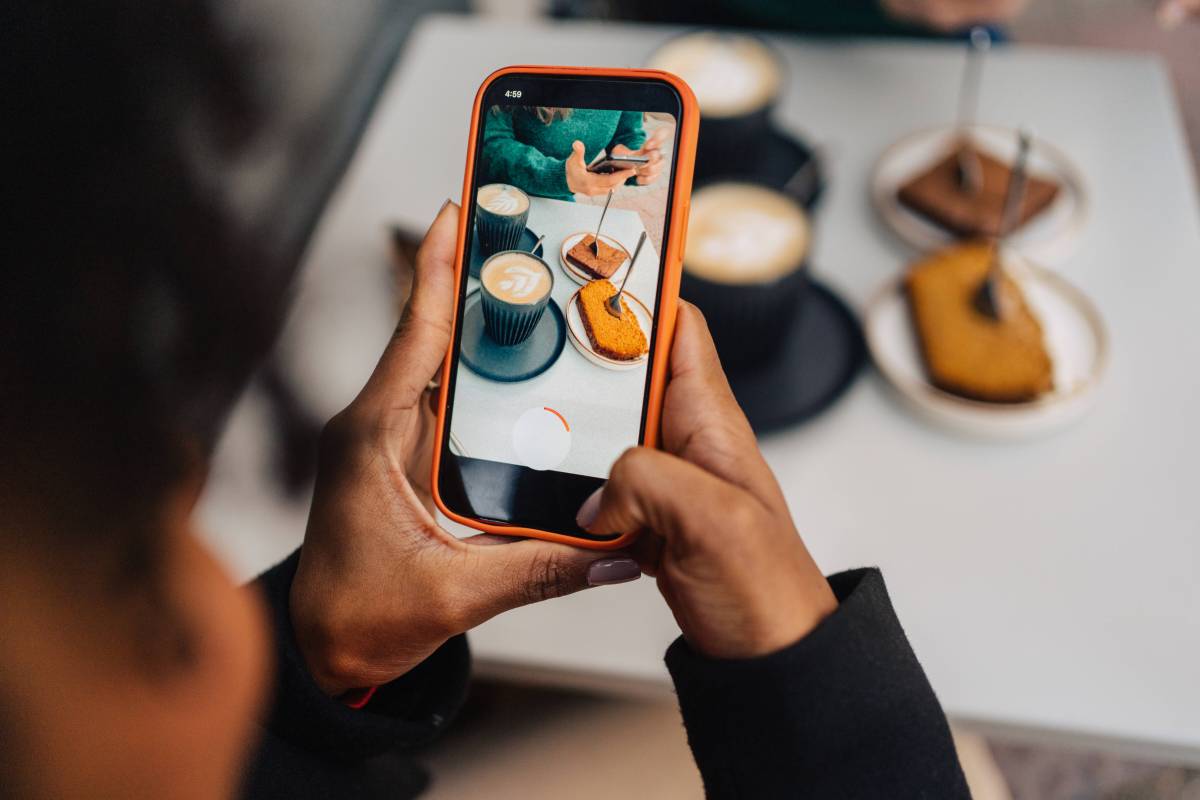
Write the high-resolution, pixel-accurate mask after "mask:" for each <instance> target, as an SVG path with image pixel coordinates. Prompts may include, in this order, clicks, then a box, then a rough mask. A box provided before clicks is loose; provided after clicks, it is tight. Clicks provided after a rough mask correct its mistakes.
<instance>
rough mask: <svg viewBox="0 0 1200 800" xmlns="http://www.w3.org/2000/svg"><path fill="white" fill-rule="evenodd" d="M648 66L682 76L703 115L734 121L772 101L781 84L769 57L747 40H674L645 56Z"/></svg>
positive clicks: (698, 36) (710, 36)
mask: <svg viewBox="0 0 1200 800" xmlns="http://www.w3.org/2000/svg"><path fill="white" fill-rule="evenodd" d="M650 66H651V67H654V68H655V69H661V70H666V71H667V72H673V73H675V74H676V75H678V76H679V77H681V78H683V79H684V80H685V81H686V82H687V84H688V86H690V87H692V91H693V92H694V93H695V94H696V99H697V101H698V102H699V103H700V113H701V114H703V115H704V116H706V117H735V116H739V115H742V114H748V113H750V112H752V111H756V110H758V109H760V108H762V107H763V106H765V105H766V104H767V103H769V102H771V100H773V99H774V98H775V96H776V95H777V94H778V93H779V88H780V84H781V83H782V75H781V74H780V69H779V64H778V62H777V61H776V60H775V56H774V55H773V54H772V53H771V51H770V50H768V49H767V47H766V45H764V44H762V43H761V42H759V41H758V40H757V39H754V38H753V37H750V36H739V35H728V34H719V33H694V34H690V35H688V36H680V37H678V38H676V39H673V40H672V41H670V42H668V43H667V44H665V45H663V47H662V48H661V49H659V50H658V52H657V53H655V54H654V56H653V57H652V58H651V60H650Z"/></svg>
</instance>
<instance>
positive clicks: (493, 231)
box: [475, 183, 529, 256]
mask: <svg viewBox="0 0 1200 800" xmlns="http://www.w3.org/2000/svg"><path fill="white" fill-rule="evenodd" d="M528 220H529V195H527V194H525V192H523V191H521V190H520V189H518V188H517V187H516V186H512V185H510V184H507V183H489V184H487V185H486V186H480V187H479V190H478V191H477V192H475V231H476V234H477V235H478V236H479V248H480V250H481V252H482V253H483V254H484V255H485V256H487V255H491V254H492V253H498V252H500V251H501V250H515V249H516V248H517V247H518V246H520V244H521V234H522V233H524V232H525V223H526V222H527V221H528Z"/></svg>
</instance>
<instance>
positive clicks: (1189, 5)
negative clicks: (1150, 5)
mask: <svg viewBox="0 0 1200 800" xmlns="http://www.w3.org/2000/svg"><path fill="white" fill-rule="evenodd" d="M1189 17H1191V18H1192V19H1196V18H1197V17H1200V0H1162V2H1160V3H1159V4H1158V22H1159V24H1160V25H1162V26H1163V27H1164V28H1166V29H1167V30H1173V29H1175V28H1178V27H1179V26H1180V25H1182V24H1183V23H1184V21H1185V20H1187V19H1188V18H1189Z"/></svg>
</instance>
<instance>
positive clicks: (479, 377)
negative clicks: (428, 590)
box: [438, 74, 681, 538]
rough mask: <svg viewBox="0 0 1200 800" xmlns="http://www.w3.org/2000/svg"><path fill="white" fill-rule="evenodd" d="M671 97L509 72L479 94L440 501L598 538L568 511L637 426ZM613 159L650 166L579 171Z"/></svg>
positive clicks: (665, 221) (636, 434)
mask: <svg viewBox="0 0 1200 800" xmlns="http://www.w3.org/2000/svg"><path fill="white" fill-rule="evenodd" d="M680 105H681V103H680V99H679V96H678V94H677V92H676V91H675V89H674V88H673V87H671V86H670V85H669V84H667V83H665V82H660V81H657V80H632V79H630V80H616V79H611V78H588V77H583V78H581V77H565V76H541V75H539V76H534V75H521V74H510V75H505V76H502V77H501V78H499V79H498V80H496V81H495V82H493V83H492V84H491V86H490V87H489V88H488V90H487V91H486V92H485V95H484V98H483V103H482V106H481V118H480V119H479V129H478V130H477V131H476V136H477V142H478V144H477V147H476V153H475V163H474V171H473V174H474V181H473V184H474V185H473V186H472V187H471V196H472V197H473V198H474V200H475V202H474V203H471V204H468V206H467V207H466V208H464V209H463V211H464V213H466V214H467V215H468V220H467V229H468V234H467V242H466V246H465V248H464V261H465V263H464V264H463V265H462V269H463V270H464V277H466V279H465V280H464V281H462V285H461V291H460V295H459V298H458V303H459V306H458V320H459V324H458V326H457V330H456V335H455V342H454V353H455V363H454V364H453V368H452V370H451V374H450V385H449V387H448V402H447V408H446V420H445V425H446V428H445V430H446V431H447V434H446V435H445V436H444V440H443V451H442V453H441V468H440V470H439V487H438V488H439V493H440V495H441V498H442V501H443V502H444V503H445V504H446V505H447V506H448V507H449V508H450V509H451V510H452V511H454V512H456V513H459V514H462V515H464V516H469V517H473V518H477V519H483V520H487V521H491V522H498V523H506V524H513V525H520V526H525V527H536V528H540V529H543V530H551V531H556V532H562V533H569V534H575V535H578V536H585V537H587V538H603V537H591V536H588V535H587V534H585V533H583V532H582V531H579V530H578V528H577V527H576V526H575V523H574V517H575V512H576V511H577V509H578V508H579V505H580V503H582V502H583V500H584V499H586V498H587V496H588V495H589V494H590V493H591V492H592V491H594V490H595V489H596V488H597V487H599V486H600V485H601V484H602V483H603V482H604V480H605V479H606V478H607V476H608V474H609V470H610V469H611V467H612V464H613V462H614V461H616V459H617V458H618V457H619V456H620V455H621V453H622V452H624V451H625V450H626V449H627V448H629V447H632V446H635V445H638V444H640V443H642V441H643V438H644V434H645V431H644V430H643V423H644V417H645V404H646V401H647V396H648V391H649V376H650V363H651V359H652V357H653V353H654V350H655V346H656V344H657V338H658V337H657V328H656V325H655V320H656V319H657V318H658V313H659V306H660V291H661V287H662V278H663V251H664V246H663V243H664V242H665V241H667V240H668V237H669V230H668V228H669V225H670V217H671V196H672V188H673V183H674V180H675V163H674V154H675V152H676V150H677V137H678V131H677V123H678V121H679V117H680ZM622 155H632V156H645V157H647V158H648V161H647V163H645V164H639V165H636V166H635V165H630V166H629V167H628V168H627V169H623V170H618V171H614V172H610V173H608V174H603V173H596V172H592V171H589V170H588V165H589V164H592V163H593V162H594V161H596V160H597V158H602V157H614V156H622ZM467 276H469V277H467ZM618 295H619V296H618ZM614 298H615V302H614Z"/></svg>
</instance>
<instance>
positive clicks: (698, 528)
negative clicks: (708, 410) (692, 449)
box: [576, 447, 747, 547]
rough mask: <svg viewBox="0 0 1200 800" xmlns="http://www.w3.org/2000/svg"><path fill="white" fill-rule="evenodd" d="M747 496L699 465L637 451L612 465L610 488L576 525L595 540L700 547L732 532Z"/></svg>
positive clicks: (589, 501)
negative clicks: (633, 536) (639, 536)
mask: <svg viewBox="0 0 1200 800" xmlns="http://www.w3.org/2000/svg"><path fill="white" fill-rule="evenodd" d="M746 499H747V496H746V494H745V492H743V491H741V490H740V489H738V488H737V487H736V486H734V485H733V484H730V483H727V482H726V481H723V480H721V479H720V478H718V477H716V476H715V475H712V474H710V473H708V472H706V471H704V470H703V469H701V468H700V467H698V466H696V465H695V464H691V463H689V462H687V461H684V460H683V459H681V458H677V457H675V456H673V455H670V454H668V453H664V452H662V451H660V450H651V449H648V448H645V447H634V448H631V449H629V450H626V451H625V453H624V454H622V456H621V457H620V458H619V459H617V461H616V463H615V464H613V468H612V471H611V473H610V474H609V479H608V483H606V484H605V485H604V487H603V488H602V489H598V490H597V491H596V493H595V494H593V495H592V496H591V497H589V498H588V499H587V500H585V501H584V503H583V506H581V507H580V509H579V515H578V517H577V518H576V521H577V522H578V524H579V525H580V527H582V528H584V529H585V530H588V531H591V532H592V533H595V534H612V533H625V532H628V531H642V530H645V531H649V532H651V533H654V534H656V535H657V536H660V537H662V538H663V539H665V540H666V541H667V542H668V543H673V544H677V545H681V546H684V547H691V546H698V545H702V544H704V543H705V542H706V541H708V540H709V539H710V538H711V537H712V536H713V535H714V534H716V535H720V532H721V531H722V530H723V529H724V528H725V527H726V526H728V527H729V528H730V529H731V530H737V529H738V526H737V525H736V523H732V521H731V520H730V516H731V515H732V514H733V513H734V512H735V511H736V510H737V509H739V508H742V507H744V506H745V505H746Z"/></svg>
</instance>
